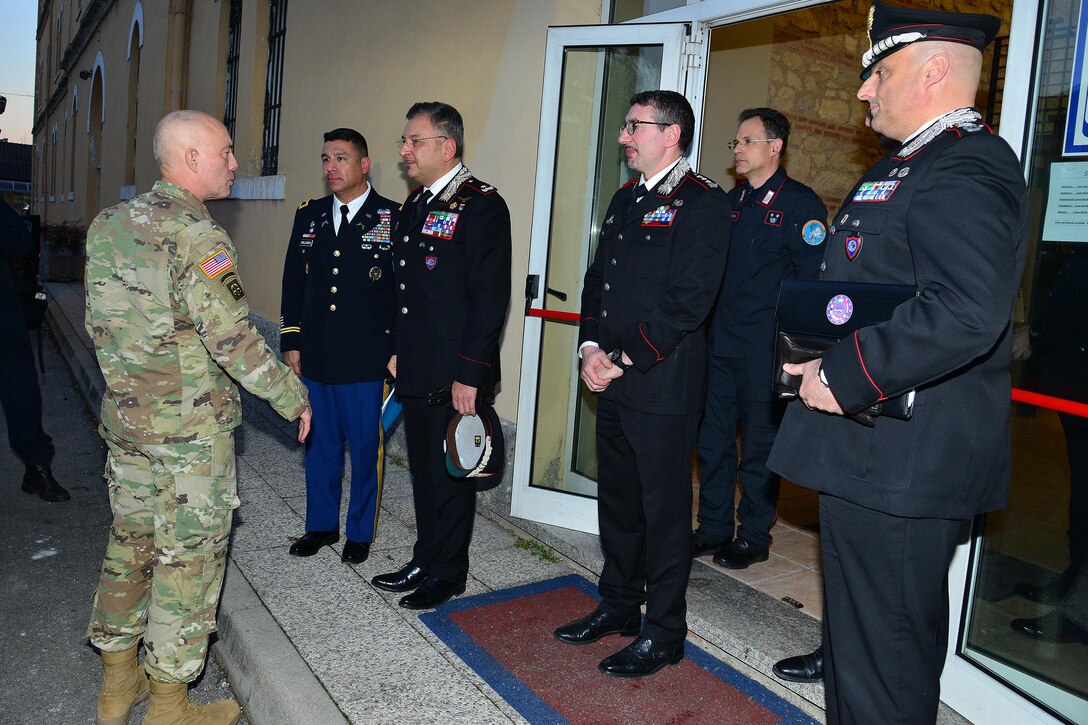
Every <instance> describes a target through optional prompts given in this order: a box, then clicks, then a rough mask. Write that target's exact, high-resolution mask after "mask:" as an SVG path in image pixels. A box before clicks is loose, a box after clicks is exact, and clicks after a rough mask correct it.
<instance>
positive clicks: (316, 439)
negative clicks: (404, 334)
mask: <svg viewBox="0 0 1088 725" xmlns="http://www.w3.org/2000/svg"><path fill="white" fill-rule="evenodd" d="M303 382H304V383H305V384H306V388H307V389H308V390H309V392H310V407H311V409H312V410H313V419H312V421H311V429H310V435H309V437H308V438H307V439H306V530H307V531H338V530H339V529H340V496H341V490H342V480H343V477H344V443H345V442H346V443H347V444H348V452H349V455H350V456H351V487H350V495H349V497H348V516H347V531H346V534H347V538H348V539H349V540H351V541H359V542H371V541H373V540H374V532H375V530H376V529H377V526H378V507H379V505H380V503H381V489H382V468H383V463H384V460H383V447H382V443H383V437H382V421H381V415H382V398H383V394H384V388H385V383H383V382H382V381H381V380H376V381H373V382H368V383H347V384H338V385H326V384H325V383H318V382H315V381H313V380H309V379H307V378H303Z"/></svg>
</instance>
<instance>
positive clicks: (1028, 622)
mask: <svg viewBox="0 0 1088 725" xmlns="http://www.w3.org/2000/svg"><path fill="white" fill-rule="evenodd" d="M1009 626H1010V627H1012V628H1013V630H1015V631H1017V632H1019V633H1020V634H1026V635H1027V636H1029V637H1034V638H1035V639H1038V640H1042V641H1043V642H1052V643H1054V644H1069V643H1071V642H1084V643H1088V631H1085V630H1083V629H1081V628H1080V627H1078V626H1077V625H1075V624H1073V623H1072V622H1070V621H1069V619H1068V618H1067V617H1066V616H1065V615H1064V614H1062V613H1061V612H1051V613H1050V614H1045V615H1043V616H1042V617H1036V618H1034V619H1014V620H1012V622H1011V623H1010V624H1009Z"/></svg>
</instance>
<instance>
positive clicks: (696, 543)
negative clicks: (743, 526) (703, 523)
mask: <svg viewBox="0 0 1088 725" xmlns="http://www.w3.org/2000/svg"><path fill="white" fill-rule="evenodd" d="M725 542H726V539H725V537H724V536H707V535H706V534H704V533H703V532H702V531H700V530H699V529H695V531H692V532H691V558H692V559H695V558H698V557H700V556H702V555H703V554H709V553H710V552H712V551H715V550H716V549H718V548H719V547H720V546H721V545H722V544H724V543H725Z"/></svg>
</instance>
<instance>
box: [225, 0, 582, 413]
mask: <svg viewBox="0 0 1088 725" xmlns="http://www.w3.org/2000/svg"><path fill="white" fill-rule="evenodd" d="M362 5H363V4H361V3H360V4H356V5H355V6H354V7H356V8H359V7H361V6H362ZM288 12H289V14H288V32H287V48H286V59H285V69H286V70H285V73H284V88H283V95H284V106H283V107H284V114H283V126H282V130H281V133H280V173H281V174H283V175H284V176H285V177H286V197H287V198H286V200H285V201H284V202H278V201H234V200H231V201H223V202H215V203H214V204H213V207H214V210H213V211H214V213H215V215H216V216H217V218H219V219H220V220H221V221H222V222H223V223H224V224H225V225H226V226H227V228H228V229H229V230H230V232H231V234H232V236H233V237H234V239H235V241H236V243H237V244H238V248H239V254H240V255H241V257H242V262H241V264H242V269H243V274H244V279H245V280H246V281H247V291H248V294H249V297H250V302H251V304H252V306H253V309H254V311H256V312H257V313H258V314H260V315H263V316H265V317H267V318H270V319H273V320H274V319H278V317H279V288H280V284H279V280H280V275H281V274H282V269H283V251H284V249H285V246H286V243H287V233H288V231H289V230H290V226H291V220H292V218H293V215H294V210H295V207H296V206H297V205H298V203H299V202H301V201H303V200H305V199H309V198H314V197H318V196H322V195H324V194H325V193H326V192H325V189H324V186H323V184H322V180H321V165H320V154H321V134H322V133H323V132H324V131H327V130H329V129H331V128H335V127H337V126H350V127H353V128H356V129H358V130H359V131H361V132H362V133H363V135H364V136H366V138H367V142H368V144H369V146H370V158H371V173H370V179H371V182H372V183H373V184H374V187H375V188H376V189H377V190H378V192H379V193H381V194H383V195H384V196H387V197H390V198H392V199H394V200H396V201H402V200H403V199H404V197H405V195H406V194H407V192H408V190H409V189H410V188H411V186H412V184H411V182H410V180H408V179H407V177H406V176H405V175H404V173H403V167H402V166H401V164H400V162H399V156H398V155H397V151H398V149H397V148H396V147H395V144H394V143H393V141H394V139H396V138H397V137H399V136H400V135H401V132H402V131H403V129H404V123H405V120H404V114H405V112H406V111H407V110H408V108H409V106H411V104H412V103H414V102H416V101H419V100H441V101H445V102H447V103H451V104H453V105H454V106H456V107H457V109H458V110H459V111H461V114H462V116H463V117H464V121H465V158H464V160H465V163H466V165H467V166H468V167H469V168H470V169H472V171H473V172H474V173H475V174H476V175H478V176H479V177H480V178H482V179H484V180H486V181H488V182H490V183H492V184H494V185H496V186H497V187H498V188H499V191H500V192H501V193H502V195H503V197H504V198H505V199H506V201H507V204H508V205H509V206H510V213H511V219H512V226H513V240H514V256H513V275H512V280H513V293H512V299H511V305H510V314H509V317H508V322H507V326H506V333H505V336H504V338H503V344H502V361H501V363H502V370H503V391H504V394H503V395H501V396H499V400H498V404H497V406H496V407H497V409H498V412H499V414H500V415H502V416H503V417H505V418H508V419H513V418H514V417H515V416H516V409H517V391H518V383H519V372H520V367H521V339H522V320H523V315H522V308H523V302H522V290H523V287H524V279H525V273H526V271H527V269H528V251H529V231H530V224H531V221H532V219H531V215H532V203H533V190H534V186H533V179H534V176H535V169H536V152H537V130H538V126H539V122H540V98H541V84H542V80H543V67H544V45H545V40H546V35H547V27H548V26H549V25H569V24H592V23H597V22H599V21H600V16H599V12H600V2H599V1H598V0H579V1H575V0H568V1H562V0H560V1H542V0H518V1H516V2H511V1H510V0H479V1H478V2H475V3H473V4H472V6H471V12H469V11H466V10H465V9H462V10H461V11H460V12H457V13H450V12H448V6H447V5H446V4H445V3H442V2H438V1H437V0H426V1H423V0H421V1H420V2H415V3H411V4H396V3H377V2H374V3H366V9H365V10H362V9H356V10H353V14H354V15H356V16H357V17H358V18H359V20H358V21H356V22H351V23H346V22H344V16H345V14H344V12H343V11H342V4H341V3H314V4H312V5H308V6H307V16H306V21H305V22H302V21H301V20H299V19H298V18H297V16H296V17H295V18H292V16H291V15H290V12H291V11H290V10H289V11H288ZM363 18H365V22H364V21H363ZM246 56H247V54H246V52H245V50H244V49H243V58H245V57H246ZM262 62H263V61H262ZM243 77H246V76H245V75H244V74H243ZM261 94H262V96H261V99H260V102H261V103H263V86H262V89H261ZM239 105H241V104H239ZM241 115H242V113H241V110H239V118H240V119H241ZM250 128H251V129H252V130H253V131H255V132H256V133H257V134H259V132H260V123H259V122H258V123H257V124H256V126H255V128H254V127H253V124H251V125H250ZM247 133H248V132H247V131H246V130H244V129H242V130H240V131H239V133H238V134H237V135H236V136H237V137H236V139H235V141H236V146H237V147H238V148H239V150H240V152H241V153H242V154H246V153H249V152H250V151H251V150H252V149H256V153H257V156H258V162H259V151H260V137H259V135H258V136H257V137H256V139H255V142H254V140H253V139H252V137H247V135H246V134H247ZM239 161H240V163H242V165H243V169H242V170H240V171H239V174H241V173H242V171H244V170H245V169H246V167H247V165H248V164H247V160H246V159H244V158H242V157H241V156H240V158H239ZM251 173H255V172H254V171H252V168H251Z"/></svg>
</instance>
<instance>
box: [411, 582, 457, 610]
mask: <svg viewBox="0 0 1088 725" xmlns="http://www.w3.org/2000/svg"><path fill="white" fill-rule="evenodd" d="M464 593H465V583H464V582H461V583H460V584H454V583H453V582H444V581H442V580H441V579H436V578H434V577H433V576H429V577H427V578H426V579H424V580H423V583H422V584H420V585H419V588H418V589H416V590H415V591H414V592H412V593H411V594H409V595H408V596H406V597H401V599H400V605H401V606H402V607H404V608H405V609H434V608H435V607H437V606H438V605H439V604H443V603H445V602H447V601H449V600H450V599H451V598H453V597H456V596H457V595H458V594H464Z"/></svg>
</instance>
